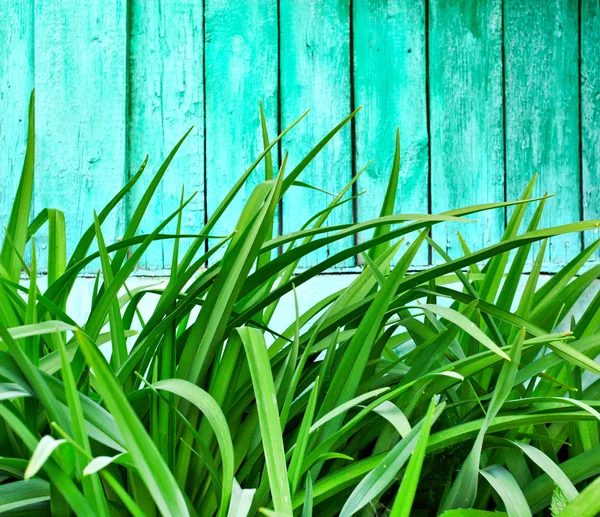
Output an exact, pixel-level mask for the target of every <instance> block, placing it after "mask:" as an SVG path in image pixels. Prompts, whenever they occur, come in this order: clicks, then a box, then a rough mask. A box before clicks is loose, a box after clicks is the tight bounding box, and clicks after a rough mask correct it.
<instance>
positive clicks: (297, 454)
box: [288, 377, 319, 497]
mask: <svg viewBox="0 0 600 517" xmlns="http://www.w3.org/2000/svg"><path fill="white" fill-rule="evenodd" d="M318 395H319V377H317V378H316V379H315V384H314V386H313V388H312V390H311V392H310V398H309V399H308V404H307V406H306V411H305V412H304V416H303V417H302V423H301V424H300V429H299V431H298V438H297V439H296V447H295V448H294V452H293V454H292V459H291V460H290V467H289V469H288V477H289V481H290V491H291V495H292V497H293V495H294V494H295V492H296V488H297V487H298V482H299V481H300V474H301V471H300V469H301V468H302V462H303V460H304V453H305V452H306V446H307V445H308V435H309V429H310V426H311V424H312V420H313V417H314V414H315V408H316V406H317V396H318Z"/></svg>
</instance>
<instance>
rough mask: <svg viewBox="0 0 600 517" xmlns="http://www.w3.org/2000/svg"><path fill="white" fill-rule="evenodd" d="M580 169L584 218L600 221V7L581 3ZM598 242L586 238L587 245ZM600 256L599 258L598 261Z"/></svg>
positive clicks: (592, 236)
mask: <svg viewBox="0 0 600 517" xmlns="http://www.w3.org/2000/svg"><path fill="white" fill-rule="evenodd" d="M580 16H581V34H580V38H581V39H580V41H581V77H580V81H581V159H582V163H581V169H582V173H583V178H582V181H583V199H582V203H583V217H584V219H599V218H600V204H599V203H598V200H599V199H600V3H598V1H597V0H581V14H580ZM597 238H598V233H597V232H588V233H586V234H585V243H586V244H591V243H592V242H593V241H595V240H596V239H597ZM598 258H600V255H597V256H596V260H598Z"/></svg>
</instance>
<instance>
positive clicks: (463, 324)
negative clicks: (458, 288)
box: [415, 304, 510, 361]
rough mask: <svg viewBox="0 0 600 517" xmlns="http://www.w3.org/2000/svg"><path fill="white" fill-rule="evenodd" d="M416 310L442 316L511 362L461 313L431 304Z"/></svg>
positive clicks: (420, 306) (418, 306) (423, 305)
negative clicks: (423, 310)
mask: <svg viewBox="0 0 600 517" xmlns="http://www.w3.org/2000/svg"><path fill="white" fill-rule="evenodd" d="M415 308H423V309H426V310H428V311H431V312H433V313H434V314H437V315H438V316H441V317H442V318H444V319H446V320H448V321H450V322H452V323H454V324H455V325H456V326H457V327H460V328H461V329H462V330H464V331H465V332H466V333H467V334H469V335H470V336H472V337H473V338H475V339H476V340H477V341H479V342H480V343H481V344H482V345H483V346H485V347H486V348H487V349H489V350H491V351H492V352H494V353H495V354H498V355H499V356H500V357H502V358H503V359H506V360H507V361H510V357H509V356H508V355H507V354H506V353H505V352H504V351H503V350H502V349H501V348H500V347H499V346H498V345H496V343H494V342H493V341H492V340H491V339H490V338H489V337H488V336H486V335H485V334H484V333H483V332H482V331H481V329H480V328H478V327H477V326H476V325H475V324H474V323H473V322H472V321H471V320H469V319H468V318H467V317H465V316H464V315H463V314H461V313H460V312H457V311H455V310H453V309H450V308H448V307H443V306H441V305H431V304H420V305H417V306H415Z"/></svg>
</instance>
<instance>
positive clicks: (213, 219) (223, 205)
mask: <svg viewBox="0 0 600 517" xmlns="http://www.w3.org/2000/svg"><path fill="white" fill-rule="evenodd" d="M307 113H308V111H306V112H304V113H303V114H302V115H300V117H298V118H297V119H296V120H295V121H294V122H292V123H291V124H290V125H289V126H288V127H287V128H285V129H284V130H283V131H282V132H281V133H280V134H279V136H277V138H275V139H274V140H273V141H272V142H271V143H270V144H269V146H268V147H267V148H266V149H264V150H263V152H262V153H260V154H259V155H258V157H257V158H256V159H255V160H254V161H253V162H252V164H251V165H250V167H248V169H246V171H245V172H244V174H242V176H241V177H240V179H239V180H237V181H236V183H235V185H234V186H233V187H232V188H231V190H230V191H229V192H228V193H227V195H226V196H225V197H224V198H223V200H222V201H221V202H220V203H219V206H218V207H217V208H216V209H215V211H214V212H213V213H212V215H211V216H210V217H209V219H208V221H207V222H206V224H205V225H204V228H203V230H202V231H203V232H204V233H208V232H210V230H211V229H212V228H213V227H214V226H215V224H217V221H218V220H219V219H220V218H221V216H222V215H223V213H224V212H225V210H226V209H227V207H228V206H229V205H230V204H231V202H232V201H233V199H234V198H235V196H236V195H237V193H238V192H239V191H240V189H241V188H242V186H243V185H244V183H246V181H247V180H248V178H249V176H250V174H252V171H254V169H256V167H258V164H259V163H260V162H261V161H262V159H263V158H264V157H265V156H266V155H267V153H268V152H269V151H270V150H271V149H272V148H273V147H274V146H275V145H276V144H277V142H279V141H280V140H281V139H282V138H283V137H284V136H285V135H286V134H287V133H288V132H289V131H290V130H291V129H292V128H293V127H294V126H295V125H296V124H298V123H299V122H300V121H301V120H302V119H303V118H304V117H305V116H306V114H307ZM204 241H205V238H204V237H199V238H198V239H196V240H195V241H194V242H193V243H192V245H191V246H190V247H189V249H188V251H187V252H186V254H185V256H184V257H183V259H182V261H181V263H180V264H179V268H180V269H182V270H184V269H187V268H188V266H189V265H190V263H191V262H192V260H193V259H194V256H195V255H196V253H197V252H198V250H199V249H200V246H202V244H203V242H204Z"/></svg>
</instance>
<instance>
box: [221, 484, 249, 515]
mask: <svg viewBox="0 0 600 517" xmlns="http://www.w3.org/2000/svg"><path fill="white" fill-rule="evenodd" d="M255 493H256V489H255V488H242V487H241V486H240V484H239V483H238V482H237V480H236V479H234V480H233V491H232V493H231V504H230V505H229V511H228V512H227V517H247V516H248V512H249V511H250V507H251V506H252V499H253V498H254V494H255Z"/></svg>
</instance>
